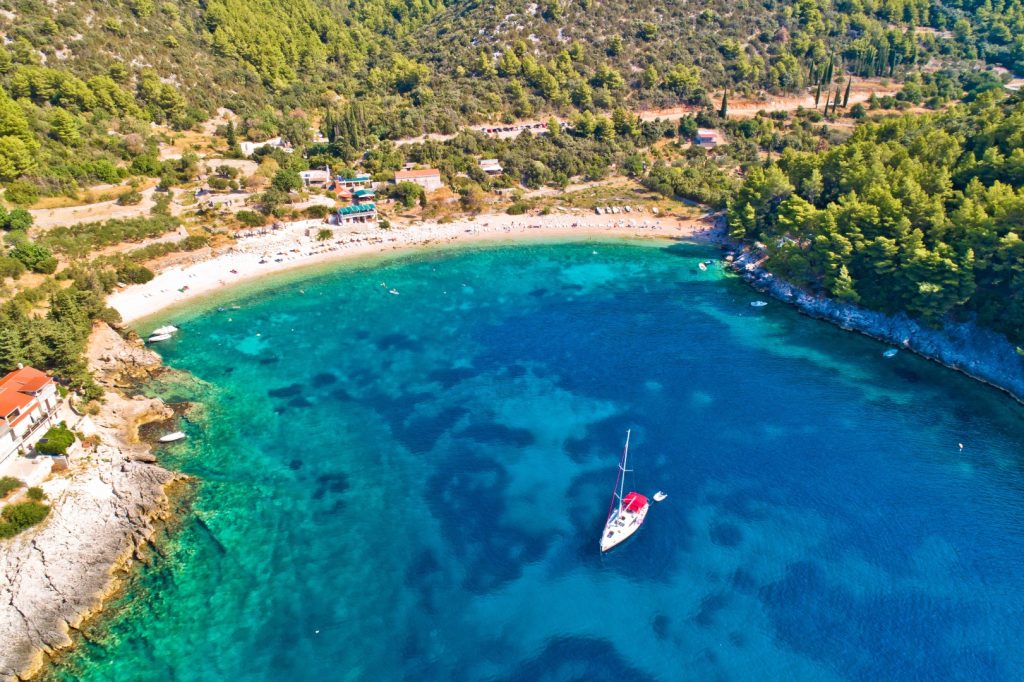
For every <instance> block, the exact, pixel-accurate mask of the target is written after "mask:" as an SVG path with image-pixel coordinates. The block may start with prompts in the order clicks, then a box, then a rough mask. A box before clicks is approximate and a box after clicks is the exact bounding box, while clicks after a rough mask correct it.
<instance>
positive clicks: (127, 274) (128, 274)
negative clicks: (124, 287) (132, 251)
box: [117, 263, 154, 284]
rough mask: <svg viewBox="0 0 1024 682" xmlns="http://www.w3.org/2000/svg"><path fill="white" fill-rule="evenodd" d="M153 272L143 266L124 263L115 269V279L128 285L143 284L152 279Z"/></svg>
mask: <svg viewBox="0 0 1024 682" xmlns="http://www.w3.org/2000/svg"><path fill="white" fill-rule="evenodd" d="M153 277H154V275H153V271H152V270H150V269H149V268H147V267H146V266H144V265H136V264H135V263H125V264H124V265H122V266H121V267H119V268H118V269H117V279H118V281H121V282H126V283H128V284H145V283H146V282H148V281H149V280H151V279H153Z"/></svg>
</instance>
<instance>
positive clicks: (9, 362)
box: [0, 324, 27, 372]
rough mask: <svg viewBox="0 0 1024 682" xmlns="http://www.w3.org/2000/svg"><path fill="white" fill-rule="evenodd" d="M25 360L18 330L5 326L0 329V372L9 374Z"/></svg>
mask: <svg viewBox="0 0 1024 682" xmlns="http://www.w3.org/2000/svg"><path fill="white" fill-rule="evenodd" d="M26 359H27V358H26V357H25V349H24V345H23V344H22V342H21V335H20V334H19V333H18V330H17V329H16V328H15V327H14V326H12V325H7V324H5V325H4V326H3V327H0V372H10V371H11V370H13V369H15V368H16V367H17V366H18V364H19V363H22V364H24V363H25V361H26Z"/></svg>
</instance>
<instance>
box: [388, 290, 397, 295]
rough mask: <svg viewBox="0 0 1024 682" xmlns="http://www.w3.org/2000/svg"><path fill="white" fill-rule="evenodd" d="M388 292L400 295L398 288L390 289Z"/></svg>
mask: <svg viewBox="0 0 1024 682" xmlns="http://www.w3.org/2000/svg"><path fill="white" fill-rule="evenodd" d="M388 293H389V294H392V295H394V296H398V289H389V290H388Z"/></svg>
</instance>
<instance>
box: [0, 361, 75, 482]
mask: <svg viewBox="0 0 1024 682" xmlns="http://www.w3.org/2000/svg"><path fill="white" fill-rule="evenodd" d="M59 405H60V396H59V395H58V393H57V384H56V383H55V382H54V381H53V378H52V377H50V376H48V375H47V374H46V373H45V372H40V371H39V370H38V369H35V368H33V367H20V368H18V369H16V370H14V371H13V372H10V373H9V374H8V375H7V376H5V377H3V378H2V379H0V462H3V461H4V460H6V459H7V458H8V457H10V456H12V455H14V454H16V453H17V452H18V451H19V450H25V451H27V450H29V449H31V448H32V446H34V445H35V444H36V443H37V442H38V441H39V439H40V438H42V436H43V434H45V433H46V431H47V429H48V427H49V426H51V425H52V423H51V422H53V421H54V419H53V418H54V416H55V415H56V412H57V407H58V406H59Z"/></svg>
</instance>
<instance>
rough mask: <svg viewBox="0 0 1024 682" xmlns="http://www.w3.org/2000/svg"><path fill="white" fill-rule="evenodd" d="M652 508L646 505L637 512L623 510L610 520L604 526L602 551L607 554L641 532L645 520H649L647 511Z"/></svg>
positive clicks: (648, 504)
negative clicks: (634, 534)
mask: <svg viewBox="0 0 1024 682" xmlns="http://www.w3.org/2000/svg"><path fill="white" fill-rule="evenodd" d="M650 508H651V505H650V503H645V504H644V506H643V507H641V508H640V509H638V510H637V511H629V510H628V509H623V510H622V511H621V512H619V513H618V514H616V515H615V516H612V517H611V518H609V519H608V522H607V523H605V524H604V533H603V534H602V535H601V551H602V552H607V551H608V550H609V549H611V548H612V547H615V546H616V545H618V544H620V543H622V542H625V541H626V540H627V539H629V537H630V536H632V535H633V533H635V532H637V531H638V530H640V526H641V525H642V524H643V522H644V519H645V518H647V510H649V509H650Z"/></svg>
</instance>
